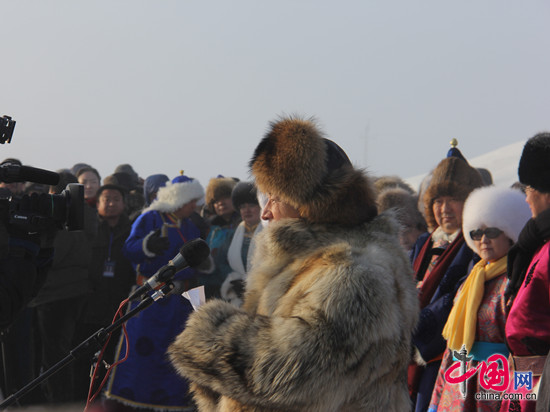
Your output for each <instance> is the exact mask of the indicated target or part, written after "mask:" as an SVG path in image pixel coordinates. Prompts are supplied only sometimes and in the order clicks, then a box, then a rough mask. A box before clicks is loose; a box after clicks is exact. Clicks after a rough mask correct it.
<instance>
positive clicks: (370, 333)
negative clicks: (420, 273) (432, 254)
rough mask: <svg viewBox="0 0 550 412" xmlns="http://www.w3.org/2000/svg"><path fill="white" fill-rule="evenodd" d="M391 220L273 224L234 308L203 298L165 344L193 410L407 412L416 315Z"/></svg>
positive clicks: (260, 244) (410, 284) (260, 239)
mask: <svg viewBox="0 0 550 412" xmlns="http://www.w3.org/2000/svg"><path fill="white" fill-rule="evenodd" d="M397 233H398V226H397V223H396V221H395V219H394V217H393V216H392V215H391V214H382V215H379V216H378V217H376V218H374V220H372V221H370V222H368V223H364V224H362V225H358V226H355V227H352V228H349V227H343V226H340V225H331V224H322V223H319V224H310V223H306V222H304V221H303V220H301V219H283V220H281V221H278V222H272V223H271V224H270V225H269V226H268V227H267V228H266V229H264V231H263V232H262V233H260V234H259V235H258V243H257V247H256V250H255V253H254V257H253V259H254V262H253V267H254V269H253V271H252V272H251V273H250V274H249V277H248V279H247V287H246V294H245V302H244V305H243V307H242V308H240V309H239V308H236V307H235V306H233V305H231V304H229V303H226V302H223V301H219V300H216V301H210V302H208V303H207V304H206V305H204V306H203V307H202V308H200V309H199V310H198V311H197V312H195V313H193V314H192V315H191V317H190V318H189V321H188V322H187V326H186V328H185V330H184V331H183V332H182V333H181V334H180V335H179V336H178V337H177V339H176V341H175V342H174V343H173V344H172V345H171V347H170V348H169V351H168V352H169V356H170V358H171V361H172V363H173V365H174V366H175V367H176V369H177V370H178V372H179V373H180V374H181V375H182V376H185V377H186V378H188V379H189V380H190V381H191V382H192V391H193V396H194V399H195V400H196V402H197V404H198V406H199V409H200V410H201V411H385V412H386V411H387V412H390V411H398V412H403V411H408V410H410V400H409V395H408V390H407V382H406V381H407V374H406V369H407V365H408V362H409V358H410V348H411V344H410V337H411V334H412V330H413V327H414V325H415V324H416V321H417V316H418V297H417V296H416V291H415V288H414V285H413V278H412V269H411V267H410V264H409V262H408V259H407V256H406V254H405V252H404V251H403V250H402V249H401V247H400V245H399V243H398V238H397Z"/></svg>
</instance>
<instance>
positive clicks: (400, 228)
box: [0, 117, 550, 412]
mask: <svg viewBox="0 0 550 412" xmlns="http://www.w3.org/2000/svg"><path fill="white" fill-rule="evenodd" d="M437 160H439V162H437ZM437 160H436V161H435V162H434V164H436V166H435V167H434V168H433V169H432V170H431V171H430V172H429V173H428V175H427V177H426V178H425V179H424V181H423V182H422V184H421V185H420V187H419V188H417V189H415V188H412V187H411V186H410V185H408V184H407V183H406V182H405V181H404V180H403V179H401V178H400V177H398V176H379V177H375V176H368V175H367V174H366V173H365V172H364V171H363V170H362V169H359V168H357V167H355V166H353V165H352V164H351V162H350V160H349V158H348V157H347V155H346V153H345V152H344V151H343V150H342V148H340V146H338V144H337V143H335V142H334V141H332V140H329V139H327V138H326V137H325V136H324V134H323V132H322V131H321V130H320V129H319V127H318V126H317V125H316V123H315V122H314V121H313V120H310V119H302V118H299V117H285V118H280V119H278V120H277V121H274V122H273V123H272V124H271V126H270V129H269V130H268V132H267V134H266V135H265V136H264V137H263V139H261V141H260V142H259V144H258V146H257V147H256V149H255V151H254V152H253V155H252V158H251V161H250V164H249V166H250V171H251V173H252V176H253V178H254V180H253V181H241V180H240V179H239V178H237V177H228V176H223V175H217V176H216V177H213V178H212V179H211V180H210V181H209V182H208V184H207V185H206V186H203V185H202V184H201V183H200V182H199V181H198V180H197V179H195V178H193V177H192V174H184V173H183V172H181V173H180V174H178V175H176V176H173V177H169V176H168V175H166V174H155V175H151V176H148V177H146V178H142V177H141V176H140V175H139V174H138V173H137V172H136V171H135V170H134V169H133V167H132V166H131V165H129V164H121V165H120V166H118V167H117V168H116V169H115V170H114V171H113V173H112V174H111V175H109V176H106V177H104V178H102V177H101V176H100V174H99V172H98V171H97V170H96V169H95V168H94V167H93V166H91V165H88V164H84V163H78V164H75V165H74V166H73V167H72V168H70V169H62V170H59V171H58V173H59V175H60V182H59V184H57V185H56V186H51V187H50V186H44V185H38V184H34V183H27V184H24V183H0V196H3V197H9V196H23V195H30V194H32V193H49V194H55V193H60V192H61V191H62V190H63V189H64V188H65V187H66V185H67V184H69V183H80V184H81V185H83V187H84V199H85V208H84V217H85V219H84V229H83V230H79V231H66V230H65V231H58V232H57V233H56V234H55V238H54V240H53V250H54V254H53V260H52V261H51V264H50V266H49V269H48V273H47V276H46V277H45V281H44V282H43V284H42V285H41V287H40V288H39V289H38V290H37V291H34V296H33V298H32V300H30V302H29V303H28V304H27V305H26V307H25V308H24V310H22V311H21V313H20V315H19V317H18V318H17V320H16V322H14V323H13V324H12V325H11V326H10V327H9V328H6V329H5V330H3V331H2V349H3V353H4V354H5V356H3V357H2V367H3V372H4V373H3V374H2V375H3V376H2V392H3V395H4V396H7V395H10V394H11V393H14V392H16V391H17V390H18V389H20V388H21V387H22V386H24V385H25V384H27V383H28V382H29V381H31V380H32V379H34V378H36V377H37V376H38V375H39V374H40V373H41V372H44V371H46V370H48V369H49V368H51V367H52V366H54V365H55V364H56V363H57V362H59V361H60V360H61V359H63V358H64V357H66V356H67V355H68V354H69V353H70V352H71V350H72V349H73V348H74V347H76V346H77V345H78V344H79V343H81V342H83V341H84V340H86V339H87V338H89V337H90V336H93V335H94V334H96V333H97V332H98V331H99V330H101V329H102V328H105V327H106V326H108V325H109V324H111V322H112V321H113V319H114V318H115V316H119V315H120V314H121V313H125V312H126V311H128V310H131V309H133V308H135V307H137V306H138V305H139V304H140V300H139V299H135V300H132V301H129V302H125V305H123V306H121V303H122V302H123V301H125V299H126V298H128V296H129V295H130V294H131V293H132V291H135V290H136V288H138V287H140V286H142V285H144V284H145V283H146V282H147V281H148V280H149V279H150V278H151V277H152V276H153V275H154V274H155V273H157V271H158V270H159V269H161V268H163V267H165V266H166V265H167V264H168V263H169V262H170V260H171V259H173V258H174V256H176V254H177V253H178V251H180V248H181V247H182V245H184V244H186V243H188V242H190V241H192V240H194V239H203V240H205V241H206V243H207V244H208V246H209V248H210V255H209V256H208V258H207V259H205V260H204V261H203V262H202V263H201V264H199V265H196V266H194V267H188V268H185V269H183V270H180V271H178V272H177V273H174V275H173V277H174V281H175V283H176V284H177V289H178V292H179V293H174V294H170V295H168V296H166V297H165V298H164V299H161V300H159V301H158V302H155V303H154V304H153V305H151V306H150V307H148V308H147V309H145V310H143V311H141V312H140V313H139V314H138V315H136V316H135V317H132V318H130V319H129V320H128V321H127V322H126V325H125V329H124V330H123V331H116V332H113V333H112V335H110V336H108V337H103V338H104V339H103V340H102V341H101V342H99V343H100V345H97V347H96V348H93V350H91V351H90V352H89V353H86V354H84V356H79V357H78V358H77V359H76V360H75V361H74V362H71V363H70V364H69V365H67V366H66V367H65V368H64V369H63V370H62V371H60V372H59V373H57V374H55V375H53V376H51V377H50V378H49V379H47V380H45V381H44V383H43V384H42V385H41V386H40V387H39V388H37V389H36V390H35V391H33V392H32V393H31V394H29V395H28V396H26V397H25V398H23V399H22V403H24V404H32V403H49V404H54V405H59V404H66V403H79V402H80V403H83V402H87V401H88V403H89V405H88V407H89V409H90V410H95V411H104V412H127V411H133V410H136V411H137V410H141V411H142V410H150V411H154V410H159V411H160V410H181V411H195V410H200V411H374V410H384V411H399V412H401V411H409V410H414V411H419V412H420V411H430V412H434V411H474V410H475V411H535V408H538V409H536V410H537V411H538V410H545V411H548V410H549V409H548V408H549V404H550V399H549V398H550V394H548V392H550V376H546V375H547V374H548V375H550V359H549V357H548V356H547V355H548V353H549V351H550V328H549V327H548V325H549V324H550V267H549V265H550V242H549V240H550V224H549V218H548V216H549V214H550V133H540V134H538V135H536V136H534V137H532V138H531V139H529V140H528V141H527V143H526V145H525V147H524V149H523V153H522V156H521V160H520V164H519V168H518V182H517V183H516V184H514V185H513V186H511V187H495V186H494V185H493V184H492V178H491V173H490V171H488V170H485V169H477V168H475V167H472V166H471V165H470V164H469V163H468V161H467V159H466V158H465V157H464V156H463V155H462V153H461V151H460V150H459V149H458V148H457V147H456V144H453V147H451V149H450V150H449V152H448V153H447V155H446V156H445V157H443V158H442V159H437ZM17 162H19V160H17V159H6V160H4V163H17ZM19 164H20V162H19ZM198 286H202V287H203V288H204V294H205V299H206V303H204V304H203V305H201V306H200V307H198V308H196V307H195V308H194V307H193V305H192V303H191V302H190V301H189V300H188V299H186V298H185V297H183V296H182V295H181V292H182V291H187V290H190V289H193V288H195V287H198ZM106 338H108V339H106ZM541 377H542V378H541ZM92 396H93V398H94V399H93V402H92V401H91V400H90V398H91V397H92ZM543 408H545V409H543Z"/></svg>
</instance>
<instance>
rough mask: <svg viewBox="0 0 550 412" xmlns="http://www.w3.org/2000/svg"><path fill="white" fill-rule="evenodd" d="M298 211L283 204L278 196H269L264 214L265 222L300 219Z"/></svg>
mask: <svg viewBox="0 0 550 412" xmlns="http://www.w3.org/2000/svg"><path fill="white" fill-rule="evenodd" d="M299 217H300V212H298V209H296V208H294V207H293V206H291V205H289V204H288V203H286V202H283V201H282V200H281V199H280V198H279V197H278V196H274V195H269V198H268V201H267V204H266V205H265V207H264V210H263V212H262V219H263V220H269V221H271V220H275V221H277V220H280V219H284V218H299Z"/></svg>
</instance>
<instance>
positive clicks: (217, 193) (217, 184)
mask: <svg viewBox="0 0 550 412" xmlns="http://www.w3.org/2000/svg"><path fill="white" fill-rule="evenodd" d="M236 184H237V181H236V180H235V179H233V178H232V177H214V178H212V179H210V181H209V182H208V186H206V204H207V205H208V206H210V207H212V205H213V204H214V203H215V202H216V201H218V200H220V199H223V198H225V197H229V198H230V197H231V192H232V191H233V188H234V187H235V185H236Z"/></svg>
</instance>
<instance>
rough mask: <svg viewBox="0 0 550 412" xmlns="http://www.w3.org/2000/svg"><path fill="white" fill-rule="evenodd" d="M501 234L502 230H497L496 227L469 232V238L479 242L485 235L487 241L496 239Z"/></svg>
mask: <svg viewBox="0 0 550 412" xmlns="http://www.w3.org/2000/svg"><path fill="white" fill-rule="evenodd" d="M501 233H502V230H500V229H497V228H496V227H488V228H486V229H476V230H472V231H470V237H471V238H472V239H473V240H481V238H482V237H483V235H485V236H486V237H487V239H496V238H497V237H499V236H500V234H501Z"/></svg>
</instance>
